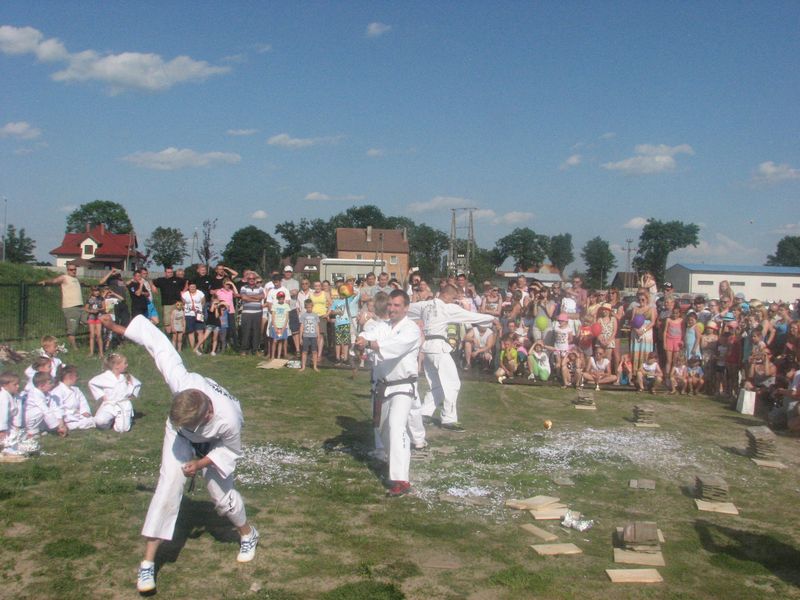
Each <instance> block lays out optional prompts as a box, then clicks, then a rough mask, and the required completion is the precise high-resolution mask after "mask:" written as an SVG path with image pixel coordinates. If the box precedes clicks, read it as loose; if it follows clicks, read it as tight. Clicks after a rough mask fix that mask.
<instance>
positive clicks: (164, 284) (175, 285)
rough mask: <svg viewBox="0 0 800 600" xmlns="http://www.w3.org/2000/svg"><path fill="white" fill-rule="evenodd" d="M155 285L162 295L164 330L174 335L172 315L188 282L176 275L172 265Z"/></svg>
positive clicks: (167, 267) (166, 268)
mask: <svg viewBox="0 0 800 600" xmlns="http://www.w3.org/2000/svg"><path fill="white" fill-rule="evenodd" d="M153 285H154V286H155V287H156V289H157V290H158V291H159V292H160V293H161V307H162V308H163V311H164V312H163V318H164V329H165V330H166V332H167V333H169V334H171V333H172V313H173V311H174V310H175V304H176V303H177V302H179V301H180V299H181V292H182V291H183V288H184V287H186V280H185V279H184V278H183V277H178V276H177V275H176V274H175V269H174V268H173V267H172V265H168V266H166V267H164V275H163V276H162V277H159V278H157V279H156V280H155V281H153Z"/></svg>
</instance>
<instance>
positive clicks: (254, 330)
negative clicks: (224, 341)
mask: <svg viewBox="0 0 800 600" xmlns="http://www.w3.org/2000/svg"><path fill="white" fill-rule="evenodd" d="M239 298H240V299H241V301H242V331H241V335H240V336H239V340H240V342H241V347H240V349H241V353H242V355H245V354H247V353H248V352H249V353H250V354H255V353H256V352H258V348H259V346H260V345H261V313H262V312H263V306H262V302H263V301H264V288H263V287H262V286H261V285H260V284H258V283H256V274H255V273H254V272H253V271H250V272H249V273H248V274H247V279H246V280H245V282H244V283H243V284H242V286H241V287H240V288H239Z"/></svg>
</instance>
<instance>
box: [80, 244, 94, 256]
mask: <svg viewBox="0 0 800 600" xmlns="http://www.w3.org/2000/svg"><path fill="white" fill-rule="evenodd" d="M83 253H84V254H94V246H92V245H91V244H86V245H85V246H84V247H83Z"/></svg>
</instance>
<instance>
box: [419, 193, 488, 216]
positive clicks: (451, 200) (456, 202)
mask: <svg viewBox="0 0 800 600" xmlns="http://www.w3.org/2000/svg"><path fill="white" fill-rule="evenodd" d="M474 204H475V203H474V202H473V201H472V200H469V199H467V198H459V197H458V196H436V197H434V198H431V199H430V200H428V201H427V202H412V203H411V204H409V205H408V210H409V211H410V212H412V213H421V212H431V211H434V210H443V209H450V208H460V207H465V206H472V205H474Z"/></svg>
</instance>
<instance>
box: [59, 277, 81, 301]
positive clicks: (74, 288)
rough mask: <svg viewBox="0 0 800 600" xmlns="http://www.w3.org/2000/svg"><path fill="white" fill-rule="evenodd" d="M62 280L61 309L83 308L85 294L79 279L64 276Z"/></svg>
mask: <svg viewBox="0 0 800 600" xmlns="http://www.w3.org/2000/svg"><path fill="white" fill-rule="evenodd" d="M63 277H64V278H63V279H62V280H61V308H72V307H73V306H83V293H82V292H81V284H80V282H79V281H78V278H77V277H73V276H72V275H64V276H63Z"/></svg>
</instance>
